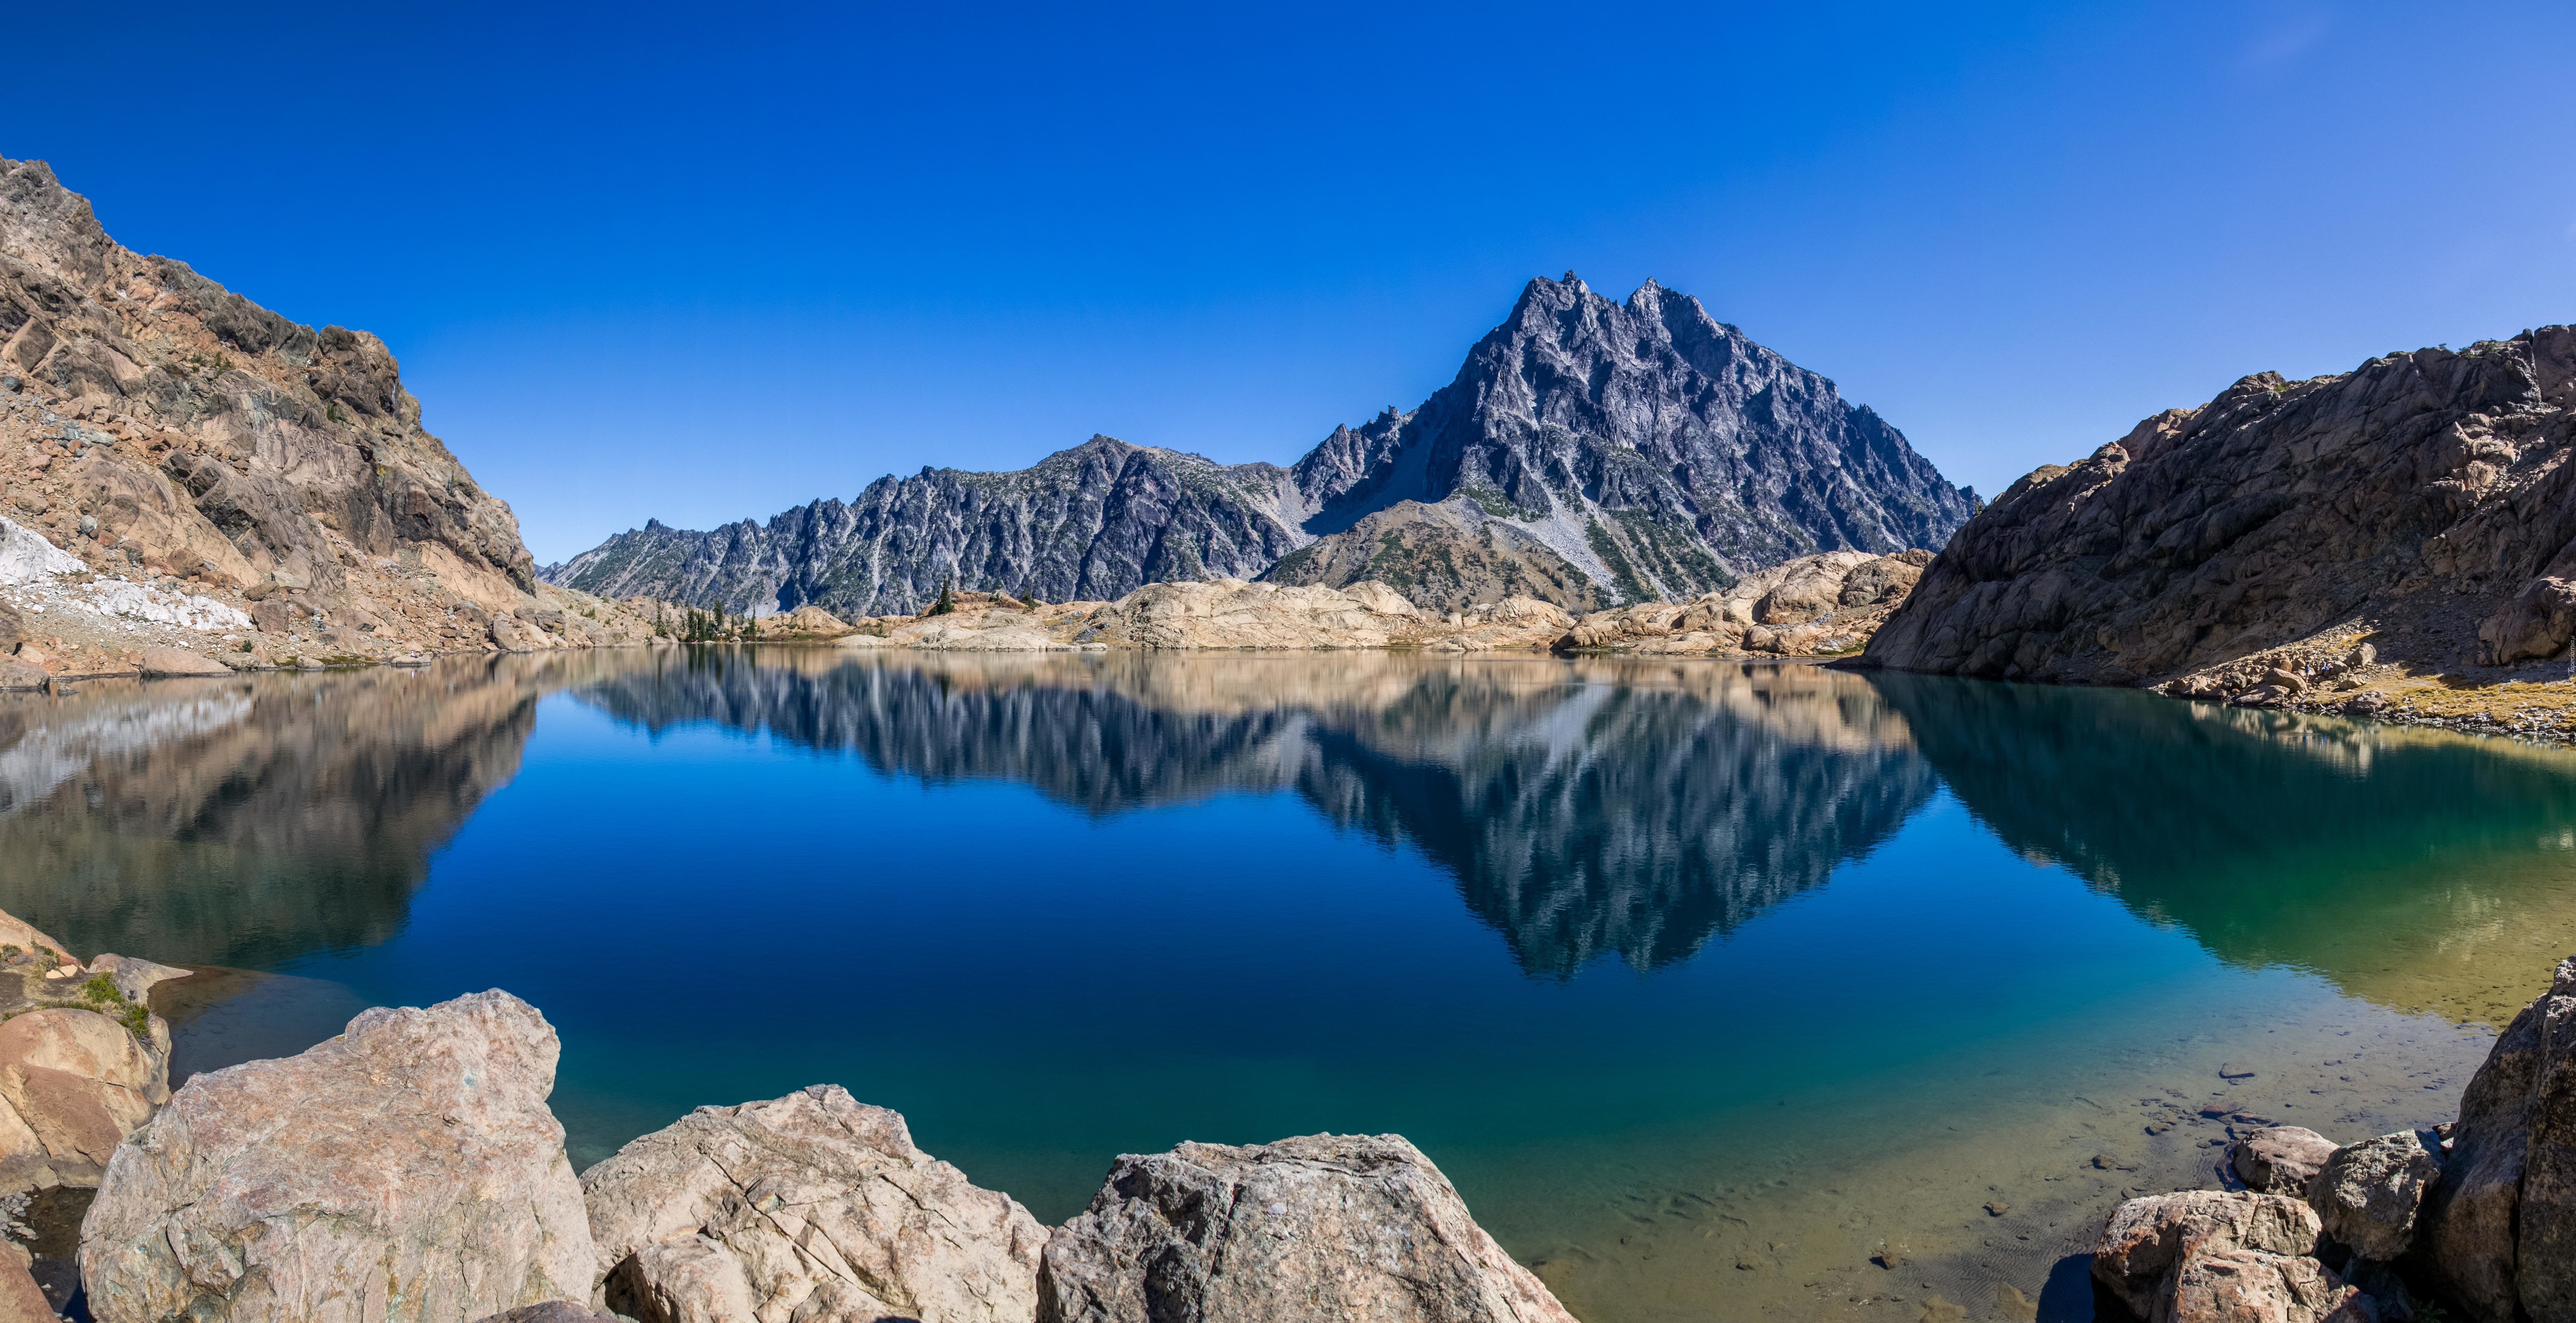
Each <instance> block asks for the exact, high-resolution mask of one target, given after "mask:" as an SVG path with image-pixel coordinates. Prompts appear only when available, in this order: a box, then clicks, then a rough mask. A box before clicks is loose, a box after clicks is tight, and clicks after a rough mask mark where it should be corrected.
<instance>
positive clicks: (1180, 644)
mask: <svg viewBox="0 0 2576 1323" xmlns="http://www.w3.org/2000/svg"><path fill="white" fill-rule="evenodd" d="M1425 622H1426V618H1425V617H1424V615H1423V614H1422V612H1420V611H1419V610H1417V609H1415V607H1414V605H1413V603H1411V602H1408V601H1406V600H1405V599H1404V597H1403V595H1402V594H1399V593H1397V592H1396V591H1395V590H1394V589H1391V588H1388V587H1387V586H1386V585H1384V584H1379V583H1362V584H1357V585H1354V586H1353V587H1352V588H1351V589H1350V590H1349V591H1347V592H1342V591H1336V590H1334V589H1331V588H1283V587H1280V586H1278V585H1276V584H1267V583H1246V582H1244V581H1243V580H1240V579H1221V580H1218V581H1217V582H1214V583H1157V584H1149V585H1147V586H1146V587H1144V588H1140V589H1138V590H1137V591H1135V592H1133V593H1130V594H1128V595H1127V596H1126V597H1125V598H1122V599H1120V600H1119V601H1117V602H1114V603H1112V604H1110V605H1109V606H1107V607H1104V608H1102V609H1101V610H1099V611H1097V612H1094V613H1093V614H1092V616H1091V617H1090V618H1089V619H1088V620H1086V621H1085V622H1084V628H1083V629H1082V631H1081V632H1080V633H1078V634H1076V635H1075V636H1074V637H1075V641H1076V642H1081V643H1093V642H1097V643H1102V644H1106V645H1109V646H1127V647H1138V648H1294V649H1305V648H1383V647H1386V646H1387V645H1389V644H1391V643H1396V642H1399V641H1404V640H1408V639H1411V638H1413V637H1414V636H1416V635H1417V634H1418V633H1420V632H1421V630H1422V628H1423V626H1424V624H1425Z"/></svg>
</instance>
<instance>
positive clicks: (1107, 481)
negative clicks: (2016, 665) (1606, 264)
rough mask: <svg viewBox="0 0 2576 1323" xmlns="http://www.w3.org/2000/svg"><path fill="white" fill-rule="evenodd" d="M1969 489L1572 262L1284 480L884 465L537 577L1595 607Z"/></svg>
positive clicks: (1872, 526)
mask: <svg viewBox="0 0 2576 1323" xmlns="http://www.w3.org/2000/svg"><path fill="white" fill-rule="evenodd" d="M1408 502H1410V503H1413V504H1411V505H1406V503H1408ZM1971 502H1972V498H1971V495H1970V493H1969V492H1967V491H1966V490H1965V489H1963V488H1958V487H1953V486H1951V485H1950V484H1949V483H1948V482H1946V481H1944V480H1943V479H1942V477H1941V475H1940V473H1939V472H1938V471H1936V470H1935V469H1934V468H1933V467H1932V465H1931V463H1930V462H1929V461H1927V460H1925V459H1924V458H1923V457H1922V456H1920V455H1918V454H1916V453H1914V450H1913V448H1912V447H1911V446H1909V445H1907V444H1906V441H1905V437H1904V436H1903V434H1901V433H1899V432H1898V431H1897V430H1896V429H1895V428H1894V427H1892V426H1889V425H1888V423H1887V422H1886V421H1885V420H1883V419H1881V418H1880V417H1879V416H1878V415H1877V414H1875V413H1872V412H1871V411H1869V410H1868V409H1866V408H1861V407H1859V406H1856V405H1852V404H1849V403H1847V402H1845V401H1844V400H1843V398H1842V396H1841V394H1840V393H1839V392H1838V391H1837V390H1836V389H1835V388H1834V383H1832V382H1831V381H1828V380H1826V379H1825V378H1823V377H1821V376H1818V375H1816V374H1815V373H1813V372H1809V371H1806V370H1805V369H1803V368H1800V367H1798V366H1797V365H1796V364H1793V363H1790V362H1789V361H1788V360H1786V359H1784V358H1781V357H1780V356H1779V355H1778V354H1775V353H1773V352H1771V351H1770V350H1768V349H1765V348H1763V347H1762V346H1760V345H1758V344H1755V343H1754V342H1753V341H1752V340H1750V339H1748V338H1747V337H1746V336H1745V335H1744V333H1743V332H1741V331H1739V330H1737V329H1735V328H1734V327H1732V326H1727V325H1724V324H1722V323H1720V322H1718V321H1717V320H1716V319H1715V318H1713V317H1711V316H1709V314H1708V311H1707V310H1706V309H1705V308H1703V307H1701V306H1700V304H1699V301H1698V300H1697V299H1694V298H1691V297H1689V296H1688V295H1682V294H1675V293H1672V292H1671V291H1669V290H1666V289H1664V288H1662V287H1661V286H1658V285H1656V284H1654V283H1653V282H1651V281H1650V282H1648V283H1647V284H1646V285H1645V286H1644V287H1642V288H1640V289H1639V290H1637V291H1636V293H1634V294H1632V295H1630V296H1629V298H1628V300H1627V302H1625V303H1614V302H1612V301H1610V300H1609V299H1605V298H1603V297H1601V296H1600V295H1598V294H1595V293H1593V292H1592V291H1591V290H1589V289H1587V288H1586V287H1585V286H1584V285H1583V282H1581V281H1579V280H1576V279H1575V278H1574V277H1573V274H1572V273H1571V272H1569V273H1567V276H1566V279H1565V280H1563V281H1553V280H1533V281H1531V282H1530V283H1529V285H1528V287H1527V288H1525V289H1524V290H1522V292H1521V297H1520V300H1519V302H1518V303H1517V304H1516V305H1515V306H1514V307H1513V309H1512V313H1511V316H1510V317H1509V318H1507V319H1506V320H1505V321H1504V322H1503V324H1502V325H1500V326H1498V327H1496V328H1494V330H1493V331H1492V332H1491V333H1489V334H1487V335H1486V336H1485V338H1484V339H1483V340H1482V341H1480V342H1479V343H1478V344H1477V345H1476V347H1475V349H1474V350H1473V351H1472V352H1471V353H1470V354H1469V355H1468V358H1467V361H1466V364H1465V365H1464V366H1463V367H1461V368H1460V369H1459V372H1458V376H1457V378H1456V379H1455V380H1454V381H1452V382H1451V383H1450V384H1449V385H1448V386H1446V387H1443V388H1442V389H1441V390H1440V391H1438V392H1437V393H1435V394H1434V395H1433V396H1432V397H1431V398H1430V399H1429V400H1428V401H1426V402H1425V403H1424V404H1423V405H1422V406H1421V407H1420V408H1419V409H1416V410H1415V411H1413V412H1412V413H1399V412H1397V411H1396V410H1393V409H1389V410H1387V411H1386V412H1384V413H1382V414H1380V415H1379V416H1378V417H1377V418H1375V419H1373V420H1371V421H1369V422H1368V423H1365V424H1363V425H1361V426H1360V427H1357V428H1351V427H1339V428H1335V429H1334V430H1333V433H1332V435H1330V436H1328V437H1326V438H1325V439H1324V440H1323V442H1322V443H1321V444H1319V445H1317V446H1316V447H1315V448H1314V449H1313V450H1312V451H1310V452H1308V453H1307V455H1306V456H1305V457H1304V458H1303V459H1301V460H1299V461H1298V462H1297V463H1296V465H1295V466H1294V467H1293V468H1290V469H1281V468H1278V467H1276V466H1274V465H1269V464H1238V465H1230V466H1229V465H1220V464H1217V463H1215V462H1213V461H1211V460H1207V459H1204V458H1201V457H1199V456H1197V455H1191V454H1185V453H1182V452H1179V451H1172V450H1161V449H1153V448H1147V447H1140V446H1132V445H1128V444H1126V443H1125V442H1121V441H1115V440H1112V439H1110V438H1108V437H1098V436H1095V437H1093V438H1092V439H1091V440H1090V441H1088V442H1086V443H1084V444H1082V445H1080V446H1077V447H1074V448H1073V449H1071V450H1065V451H1060V452H1058V453H1056V454H1054V455H1050V456H1048V457H1047V458H1046V459H1044V460H1041V461H1040V462H1039V463H1037V464H1036V465H1033V466H1031V467H1029V468H1026V469H1021V470H1018V471H1015V472H1009V473H962V472H959V471H956V470H953V469H923V470H922V471H921V472H920V473H918V474H916V475H914V476H913V477H909V478H901V479H897V478H892V477H888V478H883V479H880V480H878V481H877V482H875V483H873V484H871V485H870V486H869V487H868V489H867V490H866V491H864V492H862V493H860V494H859V496H858V497H857V498H856V499H854V500H852V501H850V502H847V503H844V502H842V501H840V500H838V499H837V498H836V499H832V500H825V501H817V502H815V503H814V504H811V505H808V506H806V507H804V508H802V509H798V510H790V511H787V512H785V513H783V514H780V515H778V516H776V517H775V518H772V519H771V520H769V521H768V522H767V523H766V524H758V523H753V522H751V521H749V520H745V521H743V522H741V523H738V524H732V525H728V526H726V527H724V528H719V529H715V530H712V531H708V532H697V531H692V530H687V529H675V528H669V527H666V526H664V525H662V524H661V523H659V522H648V523H646V524H645V526H644V527H643V528H640V529H635V530H631V531H629V532H625V533H620V534H618V535H617V536H616V537H613V538H610V539H609V540H608V541H607V542H605V543H602V544H601V545H600V546H598V547H595V548H593V549H591V550H589V551H586V552H583V553H582V554H581V555H579V556H575V557H574V558H572V559H571V560H569V561H566V562H564V563H563V564H561V565H552V566H548V567H546V568H545V569H544V570H543V571H541V572H540V573H541V577H543V578H545V579H547V580H548V581H550V582H553V583H558V584H562V585H565V586H567V587H573V588H579V589H583V590H585V591H589V592H595V593H599V594H601V595H604V596H610V597H627V596H634V595H637V594H642V595H646V596H652V597H657V598H662V599H665V600H674V601H683V602H690V603H694V604H697V605H702V606H705V605H717V604H721V605H723V606H725V607H726V608H728V609H730V610H734V611H765V610H771V609H775V610H792V609H794V608H796V607H798V606H803V605H806V604H808V603H811V604H815V605H819V606H823V607H825V608H828V609H829V610H831V611H833V612H835V613H837V614H840V615H842V616H845V617H847V616H861V615H881V614H909V613H911V612H914V611H917V610H919V609H921V608H922V607H923V606H925V605H927V604H928V603H929V602H930V601H931V599H932V598H933V597H935V596H936V595H937V593H938V591H939V586H940V585H941V584H942V583H953V584H954V585H955V586H956V587H959V588H965V589H978V590H999V591H1004V592H1011V593H1022V592H1029V593H1035V594H1036V595H1037V596H1039V597H1040V598H1043V599H1045V600H1047V601H1053V602H1061V601H1075V600H1101V599H1110V598H1116V597H1120V596H1123V595H1125V594H1127V593H1129V592H1132V591H1134V590H1135V589H1137V588H1139V587H1141V586H1143V585H1145V584H1148V583H1154V582H1161V581H1169V580H1174V579H1195V578H1201V577H1205V576H1210V575H1225V576H1232V577H1237V578H1256V577H1259V576H1261V575H1262V574H1263V573H1264V572H1265V571H1268V570H1270V569H1271V568H1272V567H1273V566H1274V565H1281V564H1282V562H1283V558H1288V559H1287V562H1286V564H1285V565H1284V566H1283V569H1284V570H1285V571H1286V573H1287V575H1288V577H1289V581H1291V582H1297V583H1318V582H1320V583H1325V584H1327V585H1328V586H1332V587H1345V586H1348V585H1349V584H1350V583H1352V582H1355V581H1356V580H1357V579H1359V578H1362V577H1368V576H1371V575H1384V576H1388V577H1393V578H1402V579H1404V580H1405V591H1406V592H1407V593H1408V595H1410V596H1412V597H1413V598H1414V599H1415V600H1416V601H1417V602H1420V603H1423V604H1426V605H1436V606H1446V607H1456V606H1464V605H1467V604H1469V603H1472V602H1488V601H1495V600H1499V599H1500V598H1501V597H1502V596H1505V595H1507V594H1510V593H1514V592H1526V593H1530V594H1532V595H1535V596H1539V597H1542V598H1545V599H1547V600H1550V601H1555V602H1557V603H1559V604H1560V605H1564V606H1569V607H1573V608H1576V609H1585V608H1589V607H1592V606H1597V605H1600V604H1601V603H1603V602H1608V601H1619V600H1648V599H1653V598H1656V597H1676V598H1680V597H1689V596H1692V595H1695V594H1697V593H1699V592H1702V591H1705V590H1707V589H1710V588H1717V587H1723V586H1725V585H1726V584H1728V583H1730V582H1732V581H1733V580H1734V578H1735V577H1736V576H1737V575H1739V574H1741V573H1742V572H1744V571H1746V570H1751V569H1757V568H1761V567H1763V566H1768V565H1774V564H1778V563H1780V562H1782V561H1786V560H1791V559H1795V558H1796V557H1799V556H1804V555H1809V554H1812V553H1814V552H1819V551H1834V550H1860V551H1878V552H1894V551H1902V550H1905V549H1907V548H1909V547H1938V546H1940V545H1941V544H1942V542H1943V541H1945V540H1946V539H1947V538H1948V537H1949V535H1950V533H1951V531H1952V530H1954V529H1956V528H1957V527H1958V526H1959V525H1960V523H1961V522H1962V521H1964V520H1965V519H1966V518H1967V517H1968V511H1969V506H1970V504H1971ZM1399 506H1402V507H1404V508H1403V510H1402V511H1401V512H1397V513H1393V514H1390V515H1389V518H1387V519H1379V520H1375V521H1370V518H1369V517H1370V516H1372V515H1378V514H1383V513H1388V512H1396V511H1397V507H1399ZM1422 507H1432V511H1431V512H1425V511H1424V510H1423V509H1422ZM1390 520H1392V526H1391V525H1390ZM1355 526H1361V527H1355ZM1319 540H1320V541H1321V542H1322V543H1323V544H1324V545H1323V546H1321V547H1318V546H1317V545H1316V544H1317V543H1318V541H1319ZM1344 543H1348V544H1349V545H1343V544H1344ZM1301 549H1303V550H1301Z"/></svg>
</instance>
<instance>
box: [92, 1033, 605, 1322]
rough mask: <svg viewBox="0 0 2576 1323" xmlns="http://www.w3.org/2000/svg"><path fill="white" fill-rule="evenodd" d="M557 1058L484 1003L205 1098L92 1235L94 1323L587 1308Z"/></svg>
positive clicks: (206, 1086) (137, 1138)
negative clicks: (564, 1303) (579, 1303)
mask: <svg viewBox="0 0 2576 1323" xmlns="http://www.w3.org/2000/svg"><path fill="white" fill-rule="evenodd" d="M556 1055H557V1044H556V1040H555V1033H554V1030H553V1029H552V1028H551V1027H550V1026H548V1025H547V1024H546V1022H545V1018H544V1017H543V1016H541V1015H539V1014H538V1013H537V1012H536V1010H535V1008H533V1007H531V1006H529V1005H528V1004H527V1003H525V1002H522V1001H520V1000H519V999H517V998H515V997H512V996H510V995H509V994H507V993H503V992H482V993H476V994H474V995H472V996H469V997H459V998H457V999H455V1000H453V1001H448V1002H442V1003H440V1004H438V1005H436V1006H432V1007H430V1008H428V1009H427V1010H419V1009H411V1008H403V1009H396V1010H371V1011H368V1012H366V1013H364V1014H362V1015H360V1016H358V1017H357V1018H356V1019H354V1020H351V1021H350V1022H349V1027H348V1029H347V1030H346V1031H345V1032H343V1033H342V1034H341V1035H340V1036H339V1037H337V1038H334V1039H331V1040H330V1041H328V1042H325V1043H323V1044H321V1045H319V1046H317V1047H314V1048H312V1049H311V1050H309V1051H306V1052H304V1053H303V1054H301V1055H299V1056H294V1057H289V1058H286V1059H283V1060H275V1061H254V1062H250V1063H248V1064H245V1065H240V1066H234V1067H231V1068H229V1069H225V1070H218V1071H212V1072H209V1073H206V1074H202V1075H198V1076H196V1077H195V1078H193V1079H191V1080H189V1081H188V1083H187V1085H186V1086H185V1087H183V1088H181V1089H180V1090H179V1092H178V1094H177V1096H176V1097H174V1098H172V1099H171V1101H170V1104H169V1105H168V1106H167V1107H166V1108H164V1109H163V1110H162V1111H161V1113H160V1115H158V1116H156V1117H155V1118H154V1119H153V1121H152V1123H151V1124H150V1125H149V1126H148V1127H146V1128H145V1129H143V1130H142V1131H140V1132H138V1133H137V1134H136V1135H134V1136H133V1138H132V1139H130V1140H129V1141H128V1142H126V1143H125V1144H124V1145H122V1146H120V1147H119V1148H118V1149H117V1150H116V1154H115V1157H114V1158H113V1159H112V1160H111V1161H110V1162H109V1164H108V1169H107V1177H106V1179H105V1181H104V1182H102V1183H101V1185H100V1188H99V1193H98V1199H97V1202H96V1203H94V1204H93V1205H92V1206H91V1208H90V1211H89V1214H88V1217H87V1220H86V1221H85V1222H84V1223H83V1226H82V1231H81V1255H80V1257H81V1273H82V1277H83V1279H84V1282H85V1286H86V1289H87V1291H88V1295H89V1307H90V1311H91V1313H92V1314H93V1315H94V1316H95V1317H97V1318H98V1319H100V1320H101V1323H157V1321H158V1320H162V1319H167V1318H174V1317H177V1318H198V1319H240V1320H268V1319H280V1320H283V1319H298V1320H310V1321H311V1323H342V1321H343V1320H345V1321H346V1323H359V1320H366V1321H367V1323H375V1321H376V1320H389V1321H391V1320H422V1321H424V1323H426V1321H429V1320H436V1321H437V1323H449V1321H451V1320H458V1319H479V1318H482V1317H484V1316H486V1315H488V1314H492V1313H495V1312H497V1311H500V1310H503V1309H508V1308H512V1307H515V1306H518V1305H526V1304H539V1303H543V1302H545V1301H549V1300H566V1299H581V1298H585V1297H587V1296H588V1295H589V1293H590V1287H591V1282H592V1280H593V1278H594V1276H595V1275H596V1265H597V1261H598V1255H597V1251H596V1250H595V1249H594V1248H593V1246H592V1242H591V1235H590V1227H589V1222H588V1220H587V1218H586V1216H585V1214H584V1209H583V1206H582V1195H581V1186H580V1184H579V1182H578V1181H576V1180H575V1178H574V1176H573V1173H572V1169H571V1166H570V1165H569V1163H568V1162H567V1160H566V1158H565V1156H564V1148H563V1127H562V1126H561V1125H559V1124H557V1123H556V1121H555V1118H554V1115H553V1113H551V1112H550V1111H548V1110H547V1108H546V1095H547V1094H548V1093H549V1092H550V1091H551V1090H552V1089H553V1087H554V1073H555V1059H556Z"/></svg>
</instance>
